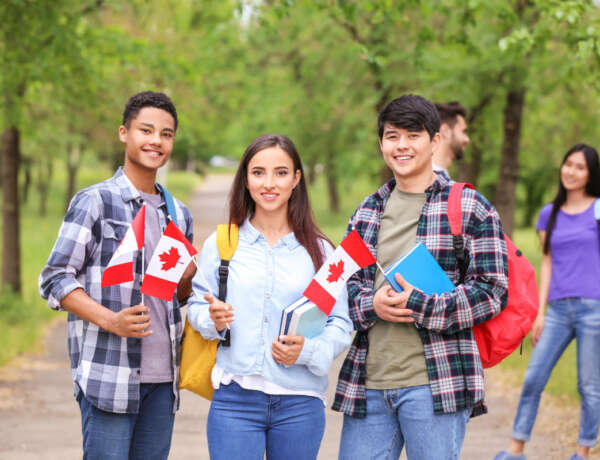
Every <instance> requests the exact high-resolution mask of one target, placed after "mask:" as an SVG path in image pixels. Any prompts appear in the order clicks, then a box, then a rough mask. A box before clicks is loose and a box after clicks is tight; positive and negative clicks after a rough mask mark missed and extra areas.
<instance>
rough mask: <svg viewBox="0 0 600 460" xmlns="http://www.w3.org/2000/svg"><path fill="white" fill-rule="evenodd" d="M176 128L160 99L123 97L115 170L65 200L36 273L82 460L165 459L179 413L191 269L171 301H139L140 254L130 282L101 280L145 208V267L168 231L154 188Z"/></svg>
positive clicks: (181, 220)
mask: <svg viewBox="0 0 600 460" xmlns="http://www.w3.org/2000/svg"><path fill="white" fill-rule="evenodd" d="M176 129H177V112H176V111H175V106H174V105H173V102H171V99H169V98H168V97H167V96H166V95H165V94H162V93H155V92H151V91H146V92H143V93H139V94H136V95H134V96H132V97H131V98H130V99H129V101H128V102H127V105H126V107H125V111H124V114H123V124H122V125H121V126H120V127H119V139H120V140H121V142H123V144H125V161H124V165H123V168H119V169H118V170H117V172H116V173H115V175H114V176H113V177H111V178H110V179H107V180H106V181H104V182H101V183H99V184H95V185H92V186H90V187H88V188H85V189H83V190H81V191H80V192H79V193H77V195H76V196H75V197H74V198H73V200H72V201H71V203H70V205H69V209H68V211H67V214H66V215H65V218H64V220H63V224H62V226H61V228H60V231H59V234H58V239H57V240H56V243H55V245H54V248H53V249H52V252H51V254H50V257H49V258H48V262H47V264H46V266H45V267H44V269H43V270H42V273H41V275H40V281H39V283H40V293H41V295H42V297H43V298H45V299H47V300H48V305H49V306H50V307H51V308H53V309H55V310H66V311H68V312H69V338H68V344H69V354H70V358H71V369H72V374H73V383H74V389H75V397H76V398H77V402H78V403H79V407H80V410H81V424H82V432H83V451H84V455H83V457H84V458H85V459H88V460H94V459H98V460H100V459H102V460H106V459H114V460H126V459H129V460H131V459H139V460H142V459H144V460H148V459H156V460H159V459H160V460H163V459H166V458H167V456H168V454H169V448H170V444H171V434H172V432H173V422H174V414H175V411H176V409H177V407H178V406H179V360H180V340H181V333H182V329H183V328H182V321H181V313H180V311H179V306H180V302H181V301H182V300H183V299H185V298H187V297H188V296H189V294H190V292H191V279H192V276H193V275H194V272H195V269H194V265H193V264H191V265H190V266H189V267H188V269H187V270H186V272H185V273H184V275H183V278H182V279H181V281H180V282H179V284H178V286H177V293H176V295H175V296H174V297H173V299H172V300H170V301H163V300H160V299H157V298H154V297H150V296H146V297H145V299H144V301H142V297H141V294H140V285H141V280H142V276H143V273H142V267H143V266H144V262H142V256H143V253H142V251H136V253H135V254H134V256H133V260H132V262H133V268H132V269H130V270H134V274H133V281H132V282H124V283H122V284H119V285H113V286H104V285H103V283H102V282H101V280H102V273H103V271H104V269H105V268H106V267H107V264H108V263H109V260H111V256H112V255H113V254H114V253H115V251H116V250H117V248H118V247H119V244H120V242H121V241H122V240H123V238H124V236H125V234H126V233H127V232H128V228H129V226H130V224H131V222H132V221H133V219H134V217H135V216H136V215H137V213H138V211H139V210H140V209H141V208H142V205H143V204H145V205H146V212H145V222H144V230H145V231H144V232H143V233H144V236H145V237H144V247H145V259H146V260H145V264H146V266H147V264H148V262H149V260H150V257H151V256H152V253H153V251H154V248H155V247H156V244H157V243H158V240H159V239H160V236H161V233H162V231H163V230H164V228H165V226H166V224H167V205H166V203H165V197H166V196H167V195H166V194H167V193H168V192H166V191H165V190H164V189H162V188H160V187H159V186H158V185H157V184H156V183H155V180H156V172H157V170H158V168H159V167H161V166H162V165H164V164H165V163H166V162H167V161H168V160H169V156H170V155H171V151H172V149H173V140H174V137H175V131H176ZM171 212H172V213H173V214H174V215H171V218H173V219H174V221H175V223H176V224H177V225H178V226H179V227H180V228H181V230H182V231H183V232H184V233H185V235H186V237H187V238H188V239H189V241H190V242H191V241H192V238H193V234H192V231H193V225H192V217H191V215H190V212H189V211H188V209H187V208H186V207H185V206H184V205H183V204H182V203H180V202H179V201H176V200H174V211H171ZM127 262H129V261H127ZM123 265H127V264H126V263H124V264H123ZM129 274H131V272H130V273H129Z"/></svg>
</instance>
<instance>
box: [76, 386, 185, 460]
mask: <svg viewBox="0 0 600 460" xmlns="http://www.w3.org/2000/svg"><path fill="white" fill-rule="evenodd" d="M173 402H174V395H173V383H172V382H169V383H142V384H141V385H140V412H139V413H138V414H115V413H113V412H106V411H103V410H100V409H98V408H97V407H95V406H93V405H91V404H90V403H89V402H88V400H87V399H85V397H84V396H81V397H80V398H79V408H80V409H81V427H82V432H83V458H84V460H127V459H131V460H133V459H135V460H137V459H139V460H147V459H156V460H159V459H160V460H163V459H166V458H167V457H168V456H169V449H170V447H171V435H172V434H173V422H174V420H175V415H174V414H173Z"/></svg>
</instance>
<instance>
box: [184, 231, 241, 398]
mask: <svg viewBox="0 0 600 460" xmlns="http://www.w3.org/2000/svg"><path fill="white" fill-rule="evenodd" d="M237 245H238V227H237V225H231V228H230V226H229V225H227V224H221V225H217V248H218V249H219V257H220V258H221V265H220V266H219V296H218V298H219V299H220V300H222V301H225V298H226V297H227V277H228V275H229V261H230V260H231V258H232V257H233V254H234V252H235V250H236V249H237ZM229 334H230V331H229V330H227V332H226V338H225V340H224V341H219V340H218V339H216V340H207V339H205V338H204V337H202V334H200V333H199V332H198V331H196V330H195V329H194V328H192V326H191V324H190V323H189V321H188V320H187V318H186V320H185V327H184V329H183V338H182V341H181V366H180V368H179V381H180V387H181V388H182V389H185V390H189V391H192V392H194V393H196V394H198V395H200V396H202V397H203V398H206V399H208V400H211V399H212V396H213V391H214V390H213V386H212V381H211V378H210V374H211V372H212V368H213V367H214V365H215V363H216V361H217V346H218V345H219V342H221V344H220V345H221V346H229V343H230V339H229V337H230V336H229Z"/></svg>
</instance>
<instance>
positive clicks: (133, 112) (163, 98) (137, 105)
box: [123, 91, 177, 131]
mask: <svg viewBox="0 0 600 460" xmlns="http://www.w3.org/2000/svg"><path fill="white" fill-rule="evenodd" d="M144 107H156V108H157V109H162V110H164V111H166V112H169V113H170V114H171V116H172V117H173V120H174V121H175V131H177V110H175V105H174V104H173V101H171V99H170V98H169V96H167V95H166V94H164V93H155V92H154V91H143V92H141V93H137V94H135V95H133V96H131V97H130V98H129V100H128V101H127V104H125V110H124V112H123V126H125V127H126V128H129V125H130V124H131V120H133V119H134V118H135V117H136V116H137V114H138V113H140V110H142V109H143V108H144Z"/></svg>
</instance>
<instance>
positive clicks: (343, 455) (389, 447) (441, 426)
mask: <svg viewBox="0 0 600 460" xmlns="http://www.w3.org/2000/svg"><path fill="white" fill-rule="evenodd" d="M470 415H471V409H465V410H462V411H459V412H456V413H454V414H440V415H437V414H434V413H433V398H432V396H431V389H430V387H429V385H421V386H415V387H408V388H400V389H397V390H367V416H366V417H365V418H354V417H350V416H348V415H344V427H343V428H342V440H341V444H340V456H339V458H340V460H354V459H356V460H367V459H378V460H379V459H381V460H383V459H390V460H391V459H398V458H399V457H400V453H401V452H402V448H403V447H404V445H405V444H406V455H407V457H408V459H409V460H432V459H435V460H446V459H448V460H458V458H459V456H460V449H461V447H462V443H463V440H464V438H465V430H466V425H467V421H468V420H469V416H470Z"/></svg>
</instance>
